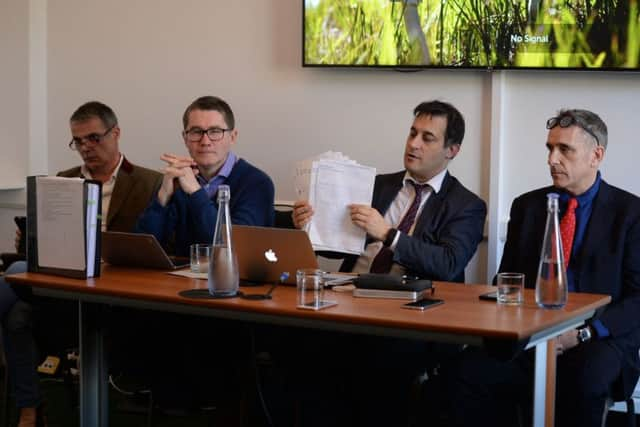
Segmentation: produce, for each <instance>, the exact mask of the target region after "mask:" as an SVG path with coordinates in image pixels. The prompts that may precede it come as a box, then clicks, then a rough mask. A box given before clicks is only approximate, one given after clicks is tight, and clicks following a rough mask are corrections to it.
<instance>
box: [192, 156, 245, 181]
mask: <svg viewBox="0 0 640 427" xmlns="http://www.w3.org/2000/svg"><path fill="white" fill-rule="evenodd" d="M237 160H238V156H236V155H235V154H234V153H233V151H229V154H228V155H227V160H225V161H224V163H223V164H222V167H221V168H220V171H219V172H218V173H217V174H216V175H215V176H213V177H211V179H210V180H208V181H207V180H206V179H205V178H203V177H202V176H201V175H198V176H197V178H198V182H200V184H201V185H205V184H207V183H210V182H212V181H213V180H214V179H216V178H218V177H222V178H229V175H230V174H231V170H232V169H233V166H234V165H235V164H236V161H237Z"/></svg>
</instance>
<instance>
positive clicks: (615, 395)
mask: <svg viewBox="0 0 640 427" xmlns="http://www.w3.org/2000/svg"><path fill="white" fill-rule="evenodd" d="M632 395H633V389H632V390H631V391H627V392H626V393H625V390H624V387H623V383H622V377H619V378H618V379H617V380H616V382H615V383H614V384H613V387H612V390H611V396H609V398H608V399H607V402H606V403H605V406H604V414H603V416H602V427H606V425H607V417H608V415H609V409H611V407H613V405H614V403H616V402H625V404H626V406H627V412H626V417H625V423H626V426H627V427H637V425H638V424H637V421H636V411H635V404H634V401H633V396H632Z"/></svg>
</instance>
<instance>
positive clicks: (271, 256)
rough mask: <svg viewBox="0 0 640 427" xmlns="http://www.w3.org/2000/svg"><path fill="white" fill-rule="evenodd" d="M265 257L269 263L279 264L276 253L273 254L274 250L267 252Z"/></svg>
mask: <svg viewBox="0 0 640 427" xmlns="http://www.w3.org/2000/svg"><path fill="white" fill-rule="evenodd" d="M264 257H265V258H266V259H267V261H269V262H278V257H277V256H276V253H275V252H273V250H271V249H269V250H268V251H265V253H264Z"/></svg>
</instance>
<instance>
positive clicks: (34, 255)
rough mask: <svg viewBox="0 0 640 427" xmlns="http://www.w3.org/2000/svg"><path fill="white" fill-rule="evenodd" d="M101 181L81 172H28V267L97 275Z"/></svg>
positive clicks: (58, 272) (73, 273)
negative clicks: (70, 174)
mask: <svg viewBox="0 0 640 427" xmlns="http://www.w3.org/2000/svg"><path fill="white" fill-rule="evenodd" d="M101 193H102V184H101V183H100V182H99V181H91V180H86V179H81V178H61V177H52V176H30V177H27V270H28V271H29V272H34V273H48V274H57V275H61V276H68V277H75V278H80V279H82V278H88V277H97V276H100V225H101V217H100V216H101V212H102V207H101V206H102V194H101Z"/></svg>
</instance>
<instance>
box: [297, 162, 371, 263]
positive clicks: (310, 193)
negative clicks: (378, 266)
mask: <svg viewBox="0 0 640 427" xmlns="http://www.w3.org/2000/svg"><path fill="white" fill-rule="evenodd" d="M375 176H376V170H375V168H372V167H369V166H363V165H360V164H358V163H356V162H355V161H353V160H351V159H349V158H347V157H346V156H344V155H343V154H342V153H335V152H328V153H324V154H323V155H320V156H319V157H318V158H316V159H307V160H303V161H301V162H299V163H298V164H297V167H296V176H295V180H294V181H295V185H296V193H297V196H298V198H299V199H306V200H308V201H309V203H310V204H311V206H313V211H314V215H313V218H312V219H311V221H310V222H309V223H308V224H307V226H306V228H305V229H306V231H307V233H308V234H309V239H310V240H311V244H312V245H313V249H314V250H316V251H318V250H321V251H335V252H342V253H349V254H356V255H359V254H361V253H362V252H363V250H364V246H365V239H366V232H365V231H364V230H363V229H361V228H360V227H357V226H356V225H354V224H353V222H352V221H351V215H350V210H349V205H351V204H364V205H371V198H372V196H373V184H374V181H375Z"/></svg>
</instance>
